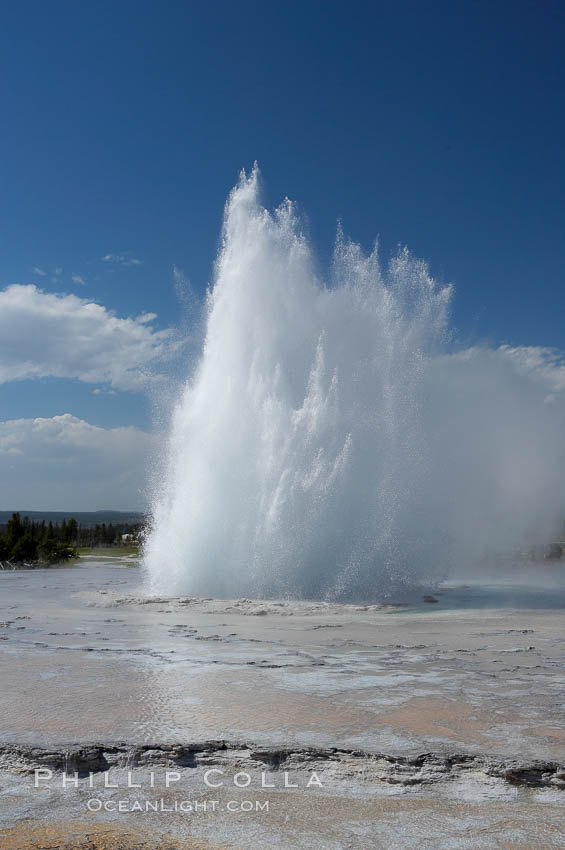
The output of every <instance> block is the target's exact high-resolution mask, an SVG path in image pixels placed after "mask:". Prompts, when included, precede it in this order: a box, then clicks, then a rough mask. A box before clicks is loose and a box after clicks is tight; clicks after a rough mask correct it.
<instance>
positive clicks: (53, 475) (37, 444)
mask: <svg viewBox="0 0 565 850" xmlns="http://www.w3.org/2000/svg"><path fill="white" fill-rule="evenodd" d="M154 439H155V438H154V437H152V436H151V435H150V434H147V433H146V432H145V431H142V430H141V429H140V428H136V427H134V426H128V427H122V428H100V427H98V426H96V425H91V424H90V423H88V422H85V421H84V420H82V419H77V418H76V417H75V416H72V415H71V414H70V413H64V414H62V415H61V416H53V417H52V418H50V419H12V420H8V421H4V422H0V476H1V479H2V493H3V499H4V502H5V504H3V505H2V508H3V509H4V510H10V509H15V508H25V509H27V510H41V509H46V508H49V509H51V510H57V509H61V510H67V509H68V508H69V507H70V506H72V507H73V508H74V509H75V510H96V509H97V508H110V509H116V510H118V509H126V510H127V509H132V510H133V509H137V508H140V507H141V508H142V507H144V505H145V497H144V489H145V475H146V470H147V468H148V460H149V458H150V456H151V451H152V446H153V441H154ZM31 494H33V495H31ZM7 499H8V502H6V500H7Z"/></svg>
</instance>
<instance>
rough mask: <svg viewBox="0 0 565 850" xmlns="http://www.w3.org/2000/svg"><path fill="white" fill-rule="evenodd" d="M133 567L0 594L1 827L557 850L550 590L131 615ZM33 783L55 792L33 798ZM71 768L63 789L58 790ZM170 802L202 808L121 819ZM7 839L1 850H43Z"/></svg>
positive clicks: (178, 605) (16, 582)
mask: <svg viewBox="0 0 565 850" xmlns="http://www.w3.org/2000/svg"><path fill="white" fill-rule="evenodd" d="M131 564H132V561H131V559H121V560H119V561H115V562H112V561H110V562H108V561H100V560H91V561H90V562H89V563H88V565H87V566H85V567H79V568H71V569H64V570H63V569H61V570H35V571H29V572H8V573H1V574H0V663H1V670H2V672H1V686H2V687H1V692H0V717H1V718H2V722H1V724H0V747H1V756H0V764H1V765H2V768H3V769H2V772H1V774H0V788H1V791H2V795H3V799H4V803H5V805H4V807H3V810H2V815H1V816H0V825H3V826H4V827H6V828H8V829H14V827H17V824H18V823H19V824H20V826H19V827H17V828H18V829H20V833H18V835H19V838H17V840H19V841H20V842H22V841H23V840H24V837H25V835H26V834H27V833H29V835H30V836H31V835H32V833H33V830H34V829H36V828H37V829H40V828H44V827H46V826H49V827H50V828H52V829H55V830H57V829H59V830H61V829H63V831H64V828H66V827H63V826H61V824H66V823H68V821H69V820H73V821H74V822H76V823H78V822H82V821H83V820H85V821H86V823H87V826H89V828H90V827H92V828H94V826H96V829H98V828H100V829H106V827H108V828H109V827H110V826H112V828H116V829H117V828H118V827H119V828H120V829H122V830H126V829H130V830H131V829H133V830H134V832H133V833H132V834H133V836H134V838H135V836H136V835H137V833H136V832H135V829H136V828H140V827H141V825H142V828H143V830H146V829H151V830H154V831H155V835H156V836H158V837H159V838H158V839H157V837H156V838H154V839H151V840H153V841H154V846H155V848H157V847H158V846H160V845H159V844H158V843H156V842H157V840H159V841H160V840H161V839H162V840H165V838H166V837H167V833H168V832H169V833H171V834H169V835H168V839H171V840H173V841H175V840H176V841H177V842H178V847H179V849H180V848H181V847H183V846H185V845H182V844H181V843H180V842H181V840H184V841H188V840H189V839H190V840H201V841H208V842H218V841H219V842H220V844H221V845H222V846H226V847H251V846H252V847H283V848H285V850H290V848H294V847H320V848H325V847H328V848H346V847H347V848H357V847H359V848H365V847H381V846H387V847H391V846H392V847H407V848H408V847H434V848H435V847H445V848H451V847H453V848H455V847H458V848H459V847H470V848H471V847H472V848H480V847H508V848H510V847H512V848H514V847H516V848H517V847H536V846H539V847H544V848H545V847H548V848H550V847H562V846H565V817H564V812H565V810H564V808H563V807H564V803H565V790H563V789H564V788H565V771H564V770H563V769H562V767H561V765H563V764H564V763H565V714H564V712H563V706H564V703H565V669H564V658H565V634H564V632H563V622H564V609H565V594H564V593H563V591H562V590H560V587H559V582H557V583H554V586H553V587H551V588H550V589H540V586H539V584H536V582H535V581H534V582H533V583H532V581H531V578H532V576H531V575H530V576H529V583H528V582H527V581H526V580H524V581H522V578H523V577H522V576H521V577H520V582H519V583H518V584H517V583H516V582H514V583H513V584H509V583H508V582H506V583H504V584H498V585H492V584H490V585H487V584H486V583H481V584H479V585H476V586H474V587H462V586H451V587H446V588H444V589H443V590H441V592H440V593H439V594H437V595H436V596H435V597H434V598H435V599H436V600H437V601H436V602H423V601H421V600H419V601H418V602H417V603H416V604H413V605H412V606H410V607H408V606H402V607H380V606H372V605H369V606H366V605H357V606H356V605H347V606H344V605H337V604H324V603H297V602H289V601H285V600H281V601H277V602H273V601H271V602H256V601H251V600H243V599H242V600H229V601H225V600H224V601H220V600H211V599H208V600H202V599H191V598H176V599H170V598H165V597H161V598H146V597H144V596H143V594H142V592H141V586H140V572H139V570H138V569H137V568H136V567H135V566H133V567H132V566H131ZM534 579H535V574H534ZM203 742H209V743H208V744H206V745H205V746H203ZM81 748H82V749H81ZM89 748H90V749H89ZM175 748H176V749H175ZM80 753H82V755H81V754H80ZM36 767H37V768H42V769H43V770H47V771H51V773H52V777H51V778H50V779H49V781H48V782H47V783H45V784H44V786H43V787H41V788H37V789H35V788H34V787H33V780H34V774H33V770H34V768H36ZM65 768H67V769H68V772H69V773H70V774H72V773H74V770H75V769H77V770H78V774H79V779H78V783H79V787H78V788H74V787H67V788H62V787H60V784H57V782H58V777H60V775H61V773H62V771H63V770H65ZM128 768H131V769H132V770H133V769H135V770H137V771H138V773H139V776H138V777H137V779H138V784H141V789H139V790H138V789H137V788H135V789H132V788H128V787H127V769H128ZM210 769H212V770H217V771H222V773H215V774H212V776H213V777H214V779H216V780H218V779H221V780H222V781H224V783H225V784H224V785H223V786H221V787H209V786H208V785H207V784H206V782H205V773H206V771H207V770H210ZM167 771H173V772H176V773H178V774H179V779H178V780H174V781H173V785H174V787H173V785H171V787H169V788H166V773H167ZM265 771H266V774H267V780H266V781H267V782H268V783H269V784H268V786H267V788H263V787H262V782H263V781H264V780H263V779H262V774H263V773H265ZM152 772H153V774H154V783H153V784H154V787H152V788H151V787H150V775H151V773H152ZM89 773H91V774H92V775H93V776H94V778H95V779H96V777H98V778H100V777H102V776H104V775H105V774H108V775H110V776H113V775H115V776H116V777H118V780H117V784H118V788H117V789H112V788H105V787H102V788H90V787H88V774H89ZM238 773H240V774H241V773H243V774H247V775H248V776H249V777H250V780H249V784H248V786H245V787H244V789H243V790H242V789H241V788H239V787H238V786H236V785H234V784H233V777H234V776H235V775H236V774H238ZM313 773H315V775H316V777H317V779H318V780H319V783H320V784H318V783H314V784H313V785H310V787H307V783H308V779H309V778H311V777H312V775H313ZM83 774H84V775H83ZM285 774H286V775H287V780H286V781H287V782H289V783H290V787H286V785H285ZM134 779H135V777H134ZM243 781H246V780H245V779H243ZM95 784H96V783H95ZM293 785H298V788H294V787H293ZM271 786H272V787H271ZM93 794H94V797H95V799H99V800H101V801H102V803H101V806H102V808H101V810H100V811H93V810H91V811H89V810H88V801H89V800H90V799H92V795H93ZM163 795H164V797H165V798H166V799H167V800H173V802H174V800H177V802H178V800H179V799H184V800H191V801H192V802H194V801H195V800H198V801H201V802H206V801H208V802H213V800H216V801H217V807H216V808H215V810H213V811H210V810H208V811H205V810H201V811H196V812H192V813H187V812H179V811H165V812H163V811H160V812H159V813H156V812H154V811H149V812H147V811H144V812H138V811H132V810H131V807H132V803H133V802H134V801H135V800H136V799H137V800H138V801H139V800H140V799H141V802H142V803H143V801H144V800H147V799H151V800H157V799H163ZM187 795H188V796H187ZM117 799H124V800H127V801H128V806H129V808H128V807H126V806H124V811H123V812H117V811H115V809H114V808H112V805H113V803H112V801H114V803H115V801H116V800H117ZM108 801H110V803H111V805H110V807H109V809H108V808H104V806H105V805H106V803H107V802H108ZM238 801H239V802H240V803H241V802H249V803H251V804H252V805H253V806H255V804H256V803H257V802H258V801H259V803H264V802H265V801H267V802H270V807H269V811H266V810H264V809H259V810H257V809H256V808H254V809H253V810H252V811H245V810H244V811H242V810H241V809H237V803H238ZM230 802H234V807H235V809H236V810H234V811H230V810H229V808H228V805H227V804H228V803H230ZM21 830H23V833H21ZM61 834H63V833H61ZM124 834H125V833H124ZM14 835H15V833H11V834H10V833H5V834H4V835H2V834H1V833H0V847H6V848H9V847H12V846H18V847H20V846H21V847H22V848H23V847H27V846H29V847H30V848H31V847H34V846H42V847H43V846H45V847H51V845H50V844H49V843H48V839H47V838H45V837H44V838H41V840H42V841H43V843H42V844H41V843H38V842H39V839H38V840H37V842H36V844H33V843H29V844H25V843H20V844H19V845H18V844H14V843H13V842H14V841H16V838H14ZM85 835H86V833H85ZM22 836H23V837H22ZM466 836H470V837H469V838H467V837H466ZM83 838H84V841H87V840H88V841H91V844H87V843H84V841H83ZM83 838H81V839H80V840H81V841H83V844H80V843H77V844H76V845H72V846H77V847H83V846H84V847H90V846H92V847H103V846H106V845H104V844H96V843H92V841H94V839H93V838H92V835H91V837H90V838H89V837H88V835H86V838H85V837H84V836H83ZM138 838H139V840H141V839H142V838H143V840H147V838H146V837H143V836H139V835H138ZM25 840H27V839H25ZM34 840H35V839H34ZM49 840H51V839H49ZM61 840H62V839H61ZM73 840H76V841H77V842H78V840H79V839H78V838H76V839H73ZM100 840H102V839H100ZM104 840H106V838H104ZM116 840H117V839H116ZM120 840H122V839H120ZM125 840H126V839H125V838H124V839H123V841H124V842H125ZM128 840H129V839H128ZM9 841H12V844H10V843H9ZM30 841H31V839H30ZM2 842H4V843H2ZM53 846H55V845H53ZM56 846H59V845H56ZM60 846H66V845H64V844H61V845H60ZM115 846H121V845H119V844H116V845H115ZM123 846H124V847H130V846H131V847H134V846H138V845H135V844H131V845H129V844H127V843H124V844H123ZM139 846H140V847H143V846H144V845H143V844H139ZM163 846H166V845H163ZM175 846H176V845H175ZM186 846H190V845H186ZM198 846H202V847H205V846H210V845H205V844H202V845H198Z"/></svg>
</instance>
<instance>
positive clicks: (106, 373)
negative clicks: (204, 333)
mask: <svg viewBox="0 0 565 850" xmlns="http://www.w3.org/2000/svg"><path fill="white" fill-rule="evenodd" d="M154 318H155V316H154V314H152V313H149V314H144V315H142V316H139V317H138V318H125V319H122V318H119V317H118V316H116V315H115V314H114V313H112V312H111V311H109V310H107V309H106V308H105V307H103V306H102V305H100V304H95V303H94V302H92V301H88V300H87V299H85V298H79V297H78V296H77V295H61V294H59V295H56V294H54V293H47V292H43V291H42V290H40V289H38V288H37V287H36V286H33V285H27V286H21V285H18V284H14V285H12V286H9V287H7V289H4V290H2V291H0V384H2V383H6V382H8V381H17V380H23V379H26V378H41V377H48V376H53V377H58V378H77V379H78V380H79V381H84V382H85V383H91V384H99V383H102V384H107V385H109V386H111V387H112V388H113V389H117V390H135V391H137V390H142V389H144V388H146V387H147V386H148V385H149V384H150V383H154V382H155V380H156V379H157V374H156V367H157V366H158V364H159V363H162V362H163V361H165V360H167V359H169V358H170V357H171V356H172V355H173V353H174V352H175V351H177V350H178V349H179V346H180V345H181V344H182V343H180V342H179V341H178V340H177V341H175V340H174V335H173V332H172V331H171V330H155V329H154V328H153V327H152V326H151V322H152V321H153V319H154Z"/></svg>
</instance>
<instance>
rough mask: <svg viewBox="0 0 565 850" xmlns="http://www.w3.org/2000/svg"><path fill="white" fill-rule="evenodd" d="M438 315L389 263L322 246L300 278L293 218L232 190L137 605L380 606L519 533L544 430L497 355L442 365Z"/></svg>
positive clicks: (425, 293)
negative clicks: (206, 599)
mask: <svg viewBox="0 0 565 850" xmlns="http://www.w3.org/2000/svg"><path fill="white" fill-rule="evenodd" d="M450 298H451V291H450V288H449V287H438V286H437V285H436V283H435V282H434V281H433V280H432V278H431V277H430V275H429V273H428V269H427V267H426V264H425V263H424V262H422V261H420V260H418V259H415V258H414V257H412V256H411V255H410V253H409V252H408V251H407V250H401V251H400V252H399V253H398V255H397V256H396V257H395V258H394V259H393V260H392V261H391V262H390V263H389V265H388V267H387V268H386V270H383V269H382V268H381V265H380V263H379V259H378V256H377V250H376V249H375V250H374V251H373V252H372V253H371V254H369V255H365V254H364V253H363V251H362V250H361V248H360V247H359V246H358V245H356V244H354V243H352V242H350V241H347V240H346V239H345V238H344V237H343V235H341V233H339V234H338V239H337V244H336V249H335V255H334V262H333V268H332V279H331V280H330V281H328V282H324V281H322V280H320V279H319V277H318V275H317V273H316V264H315V262H314V258H313V256H312V251H311V249H310V246H309V243H308V241H307V239H306V238H305V236H304V235H303V234H302V232H301V227H300V221H299V219H298V218H297V215H296V213H295V210H294V208H293V205H292V204H291V203H290V202H289V201H285V202H284V203H283V204H282V205H281V206H280V207H279V208H278V209H277V210H276V211H275V212H274V213H270V212H268V211H267V210H265V209H264V208H263V207H262V206H261V204H260V202H259V197H258V172H257V169H254V170H253V172H252V173H251V175H250V176H249V177H247V176H246V175H245V174H242V176H241V179H240V182H239V184H238V185H237V186H236V188H235V189H234V190H233V191H232V193H231V195H230V197H229V199H228V202H227V204H226V209H225V217H224V227H223V239H222V246H221V250H220V253H219V257H218V259H217V262H216V268H215V281H214V286H213V289H212V290H211V292H210V293H209V296H208V304H207V316H206V334H205V341H204V345H203V350H202V353H201V357H200V360H199V363H198V365H197V368H196V369H195V371H194V373H193V374H192V375H191V376H190V377H189V379H188V381H187V383H186V385H185V387H184V391H183V392H182V396H181V398H180V400H179V401H178V404H177V405H176V408H175V410H174V412H173V416H172V423H171V428H170V435H169V438H168V443H167V446H166V449H165V457H164V461H163V470H162V473H161V475H160V476H159V478H158V481H157V483H156V485H155V492H154V495H153V511H152V513H153V519H152V526H151V531H150V533H149V535H148V538H147V541H146V546H145V554H144V563H145V569H146V575H147V579H148V582H149V584H150V586H151V588H152V589H153V590H155V591H157V592H159V593H164V592H166V593H189V594H198V595H210V596H212V595H214V596H216V595H217V596H223V597H230V596H233V595H236V596H241V595H246V596H254V597H265V596H275V595H280V596H293V597H302V598H333V599H353V598H355V599H378V598H386V597H387V596H389V597H390V594H392V593H398V592H399V589H400V588H403V587H407V586H410V585H412V584H414V583H417V584H422V583H425V582H426V581H429V580H430V579H432V578H433V577H434V576H435V577H437V576H440V575H443V573H444V572H445V570H446V569H447V568H448V567H449V566H450V565H451V564H453V563H454V562H455V561H457V560H459V561H463V560H465V562H467V561H469V562H470V561H472V560H473V559H475V560H476V559H477V558H480V557H482V556H483V555H484V553H485V552H486V551H487V550H488V551H495V550H497V548H498V549H507V550H508V549H510V548H511V546H512V545H514V544H516V543H518V542H520V540H521V537H522V536H523V534H524V533H525V530H526V529H529V528H530V526H531V527H532V528H534V529H536V533H538V534H539V533H540V532H539V528H540V526H539V523H540V522H541V521H542V520H543V521H544V522H545V521H548V520H549V519H553V518H554V514H555V513H556V511H554V510H553V508H555V500H556V499H557V498H558V495H559V487H558V483H560V482H558V481H557V477H556V475H555V468H556V458H557V455H556V451H557V446H559V445H560V433H559V427H560V425H561V423H562V417H560V416H556V415H555V411H554V410H553V409H551V405H547V404H546V403H545V398H546V396H547V388H546V387H543V386H542V385H541V384H540V382H539V380H538V379H537V377H535V378H534V377H532V375H531V374H529V373H528V372H527V370H524V369H523V368H522V370H521V371H520V369H519V368H518V367H517V365H516V362H515V358H514V359H513V358H512V357H510V356H504V354H501V353H500V351H499V352H496V351H489V350H485V349H474V350H471V351H466V352H460V353H456V354H453V353H451V352H450V349H449V345H450V341H449V334H448V330H447V329H448V313H449V304H450ZM542 494H543V495H542ZM551 499H553V500H554V504H553V505H552V504H551ZM536 523H537V525H536Z"/></svg>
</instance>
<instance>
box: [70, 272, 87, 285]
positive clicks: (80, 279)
mask: <svg viewBox="0 0 565 850" xmlns="http://www.w3.org/2000/svg"><path fill="white" fill-rule="evenodd" d="M71 279H72V281H73V283H78V285H79V286H86V281H85V279H84V278H83V277H81V276H80V275H79V274H74V275H72V276H71Z"/></svg>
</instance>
